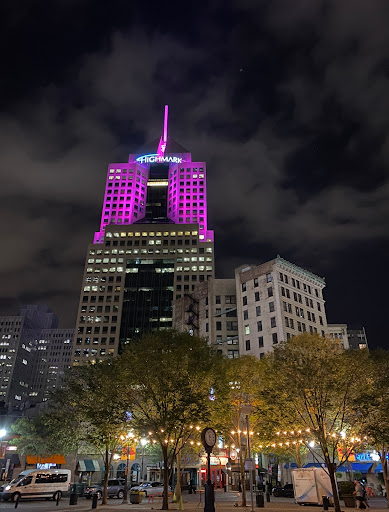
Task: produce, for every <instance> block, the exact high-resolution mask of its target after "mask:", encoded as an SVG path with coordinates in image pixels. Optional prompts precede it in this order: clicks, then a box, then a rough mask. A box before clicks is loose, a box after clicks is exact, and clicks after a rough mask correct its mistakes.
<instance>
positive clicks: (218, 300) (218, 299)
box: [216, 295, 221, 304]
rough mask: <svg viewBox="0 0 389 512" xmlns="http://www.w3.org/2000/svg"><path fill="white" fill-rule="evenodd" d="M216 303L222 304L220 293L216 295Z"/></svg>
mask: <svg viewBox="0 0 389 512" xmlns="http://www.w3.org/2000/svg"><path fill="white" fill-rule="evenodd" d="M216 304H221V298H220V295H216Z"/></svg>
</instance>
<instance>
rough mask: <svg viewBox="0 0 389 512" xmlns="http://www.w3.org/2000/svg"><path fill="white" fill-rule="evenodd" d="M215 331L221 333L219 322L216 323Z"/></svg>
mask: <svg viewBox="0 0 389 512" xmlns="http://www.w3.org/2000/svg"><path fill="white" fill-rule="evenodd" d="M216 330H217V331H221V330H222V323H221V322H216Z"/></svg>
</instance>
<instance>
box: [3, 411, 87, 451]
mask: <svg viewBox="0 0 389 512" xmlns="http://www.w3.org/2000/svg"><path fill="white" fill-rule="evenodd" d="M11 429H12V432H13V433H14V434H17V435H19V436H20V437H18V438H15V440H14V442H15V445H16V446H17V447H18V450H19V452H20V453H21V454H22V455H35V456H37V457H40V456H42V457H45V456H48V455H54V454H67V453H69V452H71V451H73V450H75V449H76V448H77V435H76V434H75V435H73V436H72V435H70V434H71V432H69V431H68V430H67V426H66V424H65V423H64V422H62V421H61V419H60V417H59V415H58V414H51V413H50V411H49V410H47V411H45V412H43V413H42V414H40V415H39V416H36V417H34V418H20V419H18V420H17V421H16V422H15V423H14V424H13V425H12V427H11Z"/></svg>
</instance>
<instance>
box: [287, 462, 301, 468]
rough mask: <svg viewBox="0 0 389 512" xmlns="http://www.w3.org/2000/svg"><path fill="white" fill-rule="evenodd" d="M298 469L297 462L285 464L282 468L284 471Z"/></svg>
mask: <svg viewBox="0 0 389 512" xmlns="http://www.w3.org/2000/svg"><path fill="white" fill-rule="evenodd" d="M296 468H298V466H297V462H287V463H286V464H285V466H284V469H296Z"/></svg>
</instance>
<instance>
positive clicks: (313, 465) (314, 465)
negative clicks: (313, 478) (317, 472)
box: [303, 462, 327, 468]
mask: <svg viewBox="0 0 389 512" xmlns="http://www.w3.org/2000/svg"><path fill="white" fill-rule="evenodd" d="M303 467H304V468H327V466H326V465H325V464H320V462H308V464H305V466H303Z"/></svg>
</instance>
